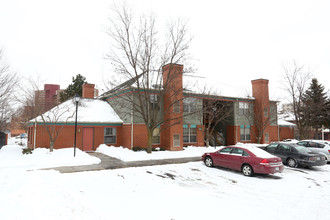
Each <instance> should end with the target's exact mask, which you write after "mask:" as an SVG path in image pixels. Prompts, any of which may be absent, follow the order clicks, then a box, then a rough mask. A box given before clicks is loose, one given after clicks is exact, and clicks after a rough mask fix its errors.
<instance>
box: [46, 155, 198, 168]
mask: <svg viewBox="0 0 330 220" xmlns="http://www.w3.org/2000/svg"><path fill="white" fill-rule="evenodd" d="M88 154H89V155H91V156H94V157H97V158H100V160H101V162H100V163H99V164H91V165H81V166H63V167H53V168H47V170H49V169H51V170H58V171H59V172H61V173H73V172H84V171H98V170H111V169H119V168H127V167H143V166H155V165H165V164H180V163H188V162H196V161H201V157H187V158H173V159H161V160H143V161H130V162H125V161H122V160H119V159H117V158H114V157H110V156H107V155H105V154H102V153H99V152H90V153H88Z"/></svg>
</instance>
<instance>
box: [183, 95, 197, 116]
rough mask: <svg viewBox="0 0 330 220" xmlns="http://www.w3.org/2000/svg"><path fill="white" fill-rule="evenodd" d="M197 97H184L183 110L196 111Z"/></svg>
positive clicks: (187, 111)
mask: <svg viewBox="0 0 330 220" xmlns="http://www.w3.org/2000/svg"><path fill="white" fill-rule="evenodd" d="M196 102H197V101H196V99H195V98H184V99H183V112H186V113H191V112H196Z"/></svg>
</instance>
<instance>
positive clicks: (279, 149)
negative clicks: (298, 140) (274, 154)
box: [277, 144, 291, 152]
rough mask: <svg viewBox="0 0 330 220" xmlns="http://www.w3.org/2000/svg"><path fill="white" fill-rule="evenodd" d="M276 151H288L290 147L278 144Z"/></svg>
mask: <svg viewBox="0 0 330 220" xmlns="http://www.w3.org/2000/svg"><path fill="white" fill-rule="evenodd" d="M277 150H278V151H282V152H290V151H291V150H290V147H289V146H288V145H284V144H280V146H279V147H278V148H277Z"/></svg>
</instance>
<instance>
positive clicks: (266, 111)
mask: <svg viewBox="0 0 330 220" xmlns="http://www.w3.org/2000/svg"><path fill="white" fill-rule="evenodd" d="M264 116H265V117H268V108H264Z"/></svg>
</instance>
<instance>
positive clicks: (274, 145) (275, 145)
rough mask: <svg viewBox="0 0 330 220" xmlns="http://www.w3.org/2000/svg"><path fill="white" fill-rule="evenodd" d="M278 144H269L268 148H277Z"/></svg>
mask: <svg viewBox="0 0 330 220" xmlns="http://www.w3.org/2000/svg"><path fill="white" fill-rule="evenodd" d="M277 145H278V144H270V145H268V146H267V150H275V148H277Z"/></svg>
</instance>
